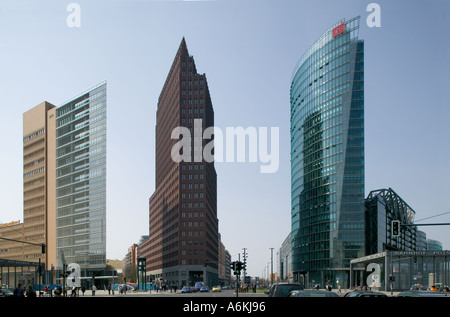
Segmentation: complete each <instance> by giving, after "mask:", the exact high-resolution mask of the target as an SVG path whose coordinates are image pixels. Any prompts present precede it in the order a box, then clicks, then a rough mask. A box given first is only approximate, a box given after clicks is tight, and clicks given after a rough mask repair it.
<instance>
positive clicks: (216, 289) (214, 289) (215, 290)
mask: <svg viewBox="0 0 450 317" xmlns="http://www.w3.org/2000/svg"><path fill="white" fill-rule="evenodd" d="M212 291H213V293H214V292H221V291H222V288H221V287H220V285H216V286H213V288H212Z"/></svg>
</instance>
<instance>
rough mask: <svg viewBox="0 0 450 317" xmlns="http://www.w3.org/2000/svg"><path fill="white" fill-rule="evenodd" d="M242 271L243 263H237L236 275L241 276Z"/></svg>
mask: <svg viewBox="0 0 450 317" xmlns="http://www.w3.org/2000/svg"><path fill="white" fill-rule="evenodd" d="M241 270H242V262H236V270H235V271H234V275H241Z"/></svg>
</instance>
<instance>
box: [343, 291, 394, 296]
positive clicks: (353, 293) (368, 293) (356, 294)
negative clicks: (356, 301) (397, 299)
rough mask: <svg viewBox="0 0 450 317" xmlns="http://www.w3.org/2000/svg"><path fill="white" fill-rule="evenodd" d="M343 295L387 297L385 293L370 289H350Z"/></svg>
mask: <svg viewBox="0 0 450 317" xmlns="http://www.w3.org/2000/svg"><path fill="white" fill-rule="evenodd" d="M344 297H387V295H386V294H385V293H381V292H372V291H350V292H348V293H347V294H345V295H344Z"/></svg>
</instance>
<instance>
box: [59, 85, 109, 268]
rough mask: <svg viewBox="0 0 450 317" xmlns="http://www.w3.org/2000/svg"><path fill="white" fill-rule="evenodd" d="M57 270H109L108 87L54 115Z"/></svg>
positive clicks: (75, 100)
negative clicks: (64, 266) (75, 266)
mask: <svg viewBox="0 0 450 317" xmlns="http://www.w3.org/2000/svg"><path fill="white" fill-rule="evenodd" d="M56 231H57V232H56V240H57V241H56V244H57V258H58V261H57V263H58V266H59V267H57V269H61V267H60V266H61V265H62V261H61V260H62V256H64V260H65V262H66V264H69V263H77V264H79V265H80V267H81V268H82V269H87V270H91V269H93V270H96V269H104V268H105V267H106V83H105V82H104V83H101V84H99V85H97V86H95V87H93V88H91V89H90V90H89V91H87V92H85V93H83V94H81V95H79V96H78V97H76V98H74V99H72V100H71V101H69V102H67V103H65V104H64V105H62V106H60V107H59V108H58V109H57V110H56Z"/></svg>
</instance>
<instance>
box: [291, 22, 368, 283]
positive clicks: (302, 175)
mask: <svg viewBox="0 0 450 317" xmlns="http://www.w3.org/2000/svg"><path fill="white" fill-rule="evenodd" d="M358 30H359V17H356V18H353V19H351V20H349V21H345V20H342V21H339V22H338V23H336V24H335V25H334V26H332V27H331V28H330V29H328V31H327V32H325V33H324V34H323V35H322V36H321V37H320V38H319V40H318V41H316V43H314V44H313V45H312V46H311V47H310V48H309V49H308V51H307V52H306V53H305V54H304V55H303V56H302V58H301V59H300V61H299V62H298V64H297V66H296V68H295V70H294V73H293V76H292V84H291V96H290V97H291V195H292V196H291V199H292V202H291V203H292V205H291V206H292V210H291V224H292V230H291V233H292V236H291V239H292V261H293V263H292V268H293V273H294V278H295V279H296V280H300V281H302V282H305V283H307V284H308V283H316V284H317V283H319V284H322V285H323V284H325V283H326V282H327V281H330V282H333V283H334V284H335V285H336V283H339V284H341V285H342V286H345V284H346V276H347V275H348V272H349V267H350V260H351V259H353V258H357V257H361V256H363V255H364V249H365V233H364V42H363V41H362V40H359V39H358ZM302 276H303V277H306V280H303V279H301V278H300V277H302Z"/></svg>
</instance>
